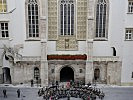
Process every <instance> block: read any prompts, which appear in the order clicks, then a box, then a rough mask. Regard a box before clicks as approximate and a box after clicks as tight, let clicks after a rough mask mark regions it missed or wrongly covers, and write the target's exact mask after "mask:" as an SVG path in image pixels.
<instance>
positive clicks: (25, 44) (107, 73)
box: [0, 0, 133, 86]
mask: <svg viewBox="0 0 133 100" xmlns="http://www.w3.org/2000/svg"><path fill="white" fill-rule="evenodd" d="M3 1H5V3H3V2H2V5H6V6H2V7H1V8H0V9H2V10H1V11H0V27H1V32H0V34H1V37H0V41H1V42H0V83H12V84H19V83H30V82H31V80H33V81H34V82H35V83H37V82H39V83H40V84H41V85H42V86H45V85H48V84H51V83H52V82H56V81H59V82H64V81H70V80H73V81H82V82H84V83H88V82H92V83H93V82H97V83H104V84H116V85H133V81H132V78H133V69H132V63H133V62H132V60H131V59H132V58H133V55H132V54H131V52H130V50H131V49H133V47H132V46H131V44H132V35H131V36H130V35H129V34H133V33H132V27H133V24H132V23H130V22H131V21H132V19H131V18H130V17H129V16H128V14H127V15H126V12H124V11H125V8H126V7H127V9H129V10H128V13H129V14H130V16H132V11H131V10H130V6H133V5H131V3H130V0H129V1H127V0H121V3H122V5H119V3H118V2H117V0H21V1H18V0H3ZM129 5H130V6H129ZM116 9H117V10H116ZM120 16H121V17H120ZM123 20H125V21H123ZM116 22H117V23H116ZM18 23H19V24H18ZM14 26H15V27H16V28H14ZM130 30H131V31H130ZM128 33H129V34H128ZM129 55H130V57H129V58H128V56H129ZM129 69H130V71H129ZM127 77H128V78H127Z"/></svg>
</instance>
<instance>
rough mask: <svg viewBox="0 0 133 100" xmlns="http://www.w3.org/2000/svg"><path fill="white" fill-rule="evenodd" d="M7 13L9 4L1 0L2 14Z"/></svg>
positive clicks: (0, 10) (0, 8) (0, 9)
mask: <svg viewBox="0 0 133 100" xmlns="http://www.w3.org/2000/svg"><path fill="white" fill-rule="evenodd" d="M1 12H7V2H6V0H0V13H1Z"/></svg>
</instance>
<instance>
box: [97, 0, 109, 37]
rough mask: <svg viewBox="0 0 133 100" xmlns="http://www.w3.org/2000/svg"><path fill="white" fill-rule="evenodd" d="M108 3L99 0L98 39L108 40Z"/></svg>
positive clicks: (104, 0)
mask: <svg viewBox="0 0 133 100" xmlns="http://www.w3.org/2000/svg"><path fill="white" fill-rule="evenodd" d="M107 6H108V4H107V1H106V0H98V1H97V6H96V35H95V37H96V38H107Z"/></svg>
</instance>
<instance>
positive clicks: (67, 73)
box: [60, 67, 74, 82]
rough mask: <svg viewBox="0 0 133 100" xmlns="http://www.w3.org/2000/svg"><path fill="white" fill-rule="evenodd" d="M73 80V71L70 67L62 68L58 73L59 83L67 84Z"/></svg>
mask: <svg viewBox="0 0 133 100" xmlns="http://www.w3.org/2000/svg"><path fill="white" fill-rule="evenodd" d="M70 80H73V81H74V71H73V69H72V68H70V67H64V68H62V69H61V71H60V81H61V82H67V81H70Z"/></svg>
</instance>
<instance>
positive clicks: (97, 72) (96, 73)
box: [94, 68, 100, 81]
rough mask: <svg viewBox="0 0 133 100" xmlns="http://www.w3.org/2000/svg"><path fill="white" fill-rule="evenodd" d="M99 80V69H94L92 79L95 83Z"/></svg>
mask: <svg viewBox="0 0 133 100" xmlns="http://www.w3.org/2000/svg"><path fill="white" fill-rule="evenodd" d="M99 78H100V70H99V68H96V69H95V70H94V79H95V81H97V80H98V79H99Z"/></svg>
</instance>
